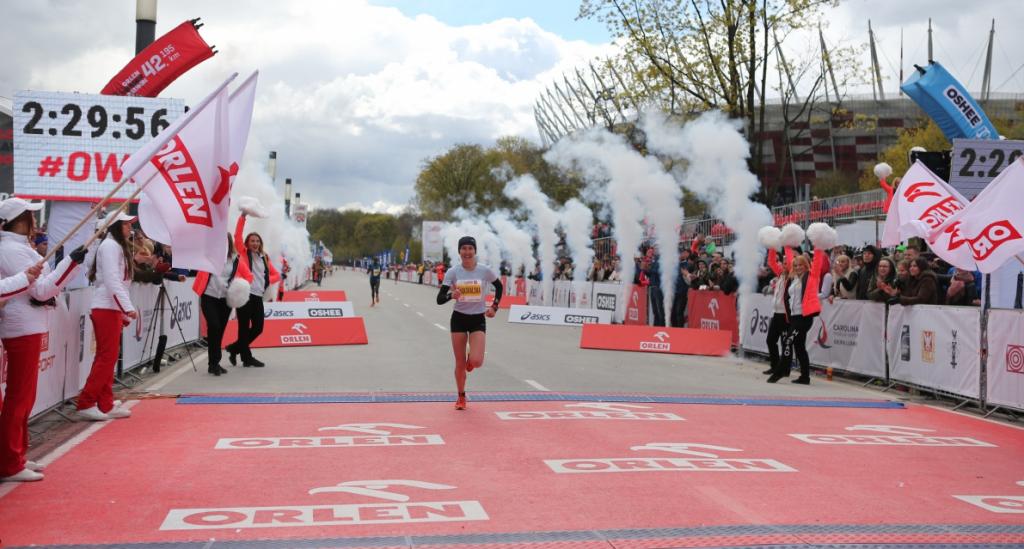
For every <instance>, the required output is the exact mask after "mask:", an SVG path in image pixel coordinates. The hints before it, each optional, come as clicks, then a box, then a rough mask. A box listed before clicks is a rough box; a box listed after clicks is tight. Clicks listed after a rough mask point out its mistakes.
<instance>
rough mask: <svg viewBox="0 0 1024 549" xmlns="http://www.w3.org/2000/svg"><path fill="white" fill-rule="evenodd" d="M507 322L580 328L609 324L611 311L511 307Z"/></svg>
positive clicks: (526, 306)
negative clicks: (589, 325)
mask: <svg viewBox="0 0 1024 549" xmlns="http://www.w3.org/2000/svg"><path fill="white" fill-rule="evenodd" d="M508 321H509V322H516V323H521V324H548V325H553V326H582V325H583V324H611V323H612V314H611V311H599V310H597V309H570V308H569V307H542V306H540V305H513V306H512V307H510V308H509V311H508Z"/></svg>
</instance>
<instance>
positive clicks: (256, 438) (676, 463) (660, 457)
mask: <svg viewBox="0 0 1024 549" xmlns="http://www.w3.org/2000/svg"><path fill="white" fill-rule="evenodd" d="M470 398H471V400H470V408H469V410H467V411H464V412H456V411H454V410H453V409H452V407H451V406H450V404H447V403H445V404H440V403H410V404H319V405H316V404H287V405H284V404H281V405H187V406H186V405H176V404H175V403H174V401H172V400H159V401H144V402H142V403H140V404H139V405H137V406H136V407H135V408H134V417H132V418H131V419H127V420H118V421H114V422H112V423H111V424H109V425H107V426H105V427H104V428H103V429H101V430H100V431H99V432H98V433H96V434H95V435H93V436H92V437H91V438H89V439H88V440H86V441H85V442H84V443H82V444H81V445H80V446H78V447H76V448H74V449H73V450H71V451H70V452H69V453H68V454H67V455H65V456H63V457H62V458H60V459H58V460H57V461H56V462H55V463H53V464H52V465H51V466H50V467H49V468H48V469H47V470H46V480H45V481H43V482H41V483H35V484H28V485H22V486H19V487H17V488H16V489H15V490H14V491H13V492H11V493H10V494H8V495H6V496H5V497H3V498H2V499H0V535H2V540H3V544H4V546H18V545H28V544H44V545H47V544H61V543H65V544H69V543H79V544H125V543H139V542H173V541H189V540H191V541H200V540H209V539H217V540H263V539H281V538H312V539H327V538H350V537H366V536H406V535H408V536H423V535H455V536H459V535H469V534H487V533H492V534H493V533H505V534H511V533H523V534H524V535H525V534H529V533H537V532H587V531H593V530H603V531H607V530H616V529H657V528H697V527H707V528H711V527H719V526H720V527H726V526H745V527H750V528H754V527H756V526H769V527H773V526H777V527H778V529H776V530H773V531H772V532H770V535H769V534H756V533H750V534H744V535H731V534H729V535H727V533H726V532H725V531H724V530H723V531H722V532H721V533H718V534H715V533H714V532H712V533H706V534H701V535H697V534H694V535H695V536H696V537H693V538H692V539H690V541H688V542H687V543H688V544H692V545H727V544H734V543H758V542H759V541H758V540H760V542H765V541H770V542H772V543H797V542H805V543H807V542H815V541H816V542H822V543H824V542H826V540H832V541H828V542H829V543H838V542H840V541H836V540H843V541H841V542H842V543H856V542H858V541H863V542H872V541H874V542H878V541H879V540H880V539H883V538H884V539H885V540H887V541H906V542H926V543H933V542H938V541H945V542H951V541H957V540H960V541H964V542H969V541H971V540H977V539H979V538H978V537H977V536H973V537H972V534H966V533H958V531H953V530H948V529H946V527H947V526H948V525H972V524H976V525H996V526H998V525H1018V526H1019V525H1024V514H1020V512H1019V511H1018V512H998V513H997V512H993V511H992V510H989V509H986V506H985V505H978V504H972V503H970V502H969V501H966V500H964V499H958V498H956V497H954V496H967V497H969V496H1016V497H1020V496H1024V486H1019V485H1017V484H1016V483H1017V481H1020V480H1024V470H1022V469H1021V463H1022V457H1024V433H1022V431H1020V430H1018V429H1014V428H1010V427H1004V426H1000V425H996V424H992V423H986V422H982V421H980V420H976V419H972V418H967V417H963V416H959V415H955V414H950V413H946V412H941V411H936V410H932V409H929V408H924V407H919V406H911V407H910V408H909V409H906V410H874V409H851V408H836V409H823V408H815V409H805V408H795V407H742V406H709V405H699V406H695V405H675V404H673V405H661V404H654V405H642V406H644V407H642V408H630V407H629V406H640V405H625V406H623V405H616V404H610V405H607V404H606V405H598V406H597V407H580V406H576V405H573V404H571V403H562V402H525V403H524V402H489V403H473V401H472V394H470ZM608 406H611V408H608ZM677 417H678V418H682V420H679V419H677ZM342 425H344V426H345V427H341V428H339V426H342ZM879 425H887V426H901V427H912V428H915V429H922V431H908V430H904V429H898V430H896V431H895V432H894V431H893V429H891V428H883V429H881V430H879V428H878V427H869V430H864V429H855V430H851V429H848V428H850V427H854V426H879ZM331 427H334V429H330V428H331ZM793 434H800V435H814V436H803V437H799V438H798V437H794V436H791V435H793ZM807 441H811V442H814V443H811V442H807ZM681 444H686V445H689V446H688V447H682V446H680V445H681ZM699 445H704V446H699ZM556 471H562V472H556ZM363 481H376V482H363ZM968 499H969V498H968ZM982 501H983V502H987V505H988V506H989V507H990V508H996V509H998V508H1000V506H1003V508H1004V509H1005V510H1009V511H1012V510H1013V509H1015V508H1016V507H1014V505H1015V504H1014V501H1015V500H1013V499H1006V498H1003V499H999V498H995V499H988V500H982ZM800 525H808V527H810V526H815V527H822V528H825V530H828V528H827V527H828V526H829V525H844V528H845V530H843V528H840V529H839V530H840V531H837V532H836V533H828V532H826V531H821V532H818V533H816V532H814V531H804V532H803V533H801V532H800V531H798V528H797V527H798V526H800ZM879 525H925V526H922V528H924V530H922V531H915V532H907V533H903V534H899V533H898V532H897V533H893V534H887V535H886V536H882V537H881V538H880V537H879V535H878V534H871V533H870V532H867V531H864V532H858V531H857V528H859V527H861V526H863V527H864V528H868V527H874V526H879ZM801 527H802V526H801ZM787 528H788V529H787ZM652 532H653V530H652ZM977 535H978V536H984V535H985V534H984V532H982V533H979V534H977ZM662 538H664V536H663V535H655V534H652V535H651V536H650V539H645V538H644V537H643V536H640V537H637V535H633V536H632V539H629V540H626V541H623V542H621V543H618V542H617V543H616V544H615V545H614V546H615V547H659V546H661V547H663V546H665V545H666V542H665V540H664V539H662ZM531 539H532V538H530V537H529V536H528V535H527V536H526V537H524V538H523V539H522V540H521V541H519V542H516V543H513V544H512V545H507V544H506V545H502V544H495V545H494V546H495V547H498V546H503V547H512V546H516V547H531V546H537V547H541V546H544V545H543V537H538V538H536V539H535V540H533V541H531ZM980 539H989V540H999V541H1016V542H1022V541H1024V528H1022V529H1020V530H1015V531H1010V532H1009V533H1006V532H1004V533H1002V534H999V536H998V537H995V534H992V536H991V537H989V538H980ZM738 540H740V541H738ZM741 540H745V541H741ZM915 540H916V541H915ZM254 543H256V542H255V541H254ZM659 544H660V545H659ZM396 545H398V546H404V544H401V543H396ZM452 545H453V546H459V547H468V545H466V542H465V541H461V542H459V543H455V542H452ZM485 545H487V544H480V545H475V544H474V545H473V546H485ZM558 546H559V547H570V546H571V547H602V545H600V544H599V543H596V542H595V543H592V542H586V541H580V542H579V543H575V542H574V543H573V544H563V545H558ZM607 546H608V545H607V544H606V545H603V547H607Z"/></svg>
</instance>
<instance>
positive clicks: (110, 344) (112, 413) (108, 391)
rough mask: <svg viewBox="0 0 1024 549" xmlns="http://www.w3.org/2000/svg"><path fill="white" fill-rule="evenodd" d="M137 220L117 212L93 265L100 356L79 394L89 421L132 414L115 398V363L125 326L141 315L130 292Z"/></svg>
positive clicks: (94, 322) (81, 412)
mask: <svg viewBox="0 0 1024 549" xmlns="http://www.w3.org/2000/svg"><path fill="white" fill-rule="evenodd" d="M112 215H113V214H112ZM133 221H135V218H134V217H132V216H130V215H127V214H123V213H118V214H117V217H116V218H115V219H114V221H113V222H112V223H110V226H109V227H107V235H106V237H105V238H104V239H103V242H101V243H100V245H99V247H98V248H97V249H96V260H95V262H94V263H93V265H92V268H91V269H89V280H91V281H93V282H94V283H95V284H96V288H95V290H94V291H93V294H92V311H91V312H90V313H89V318H90V319H92V327H93V331H94V332H95V335H96V356H95V358H94V359H93V361H92V368H91V369H90V370H89V378H88V379H87V380H86V382H85V387H82V392H81V393H79V394H78V417H79V418H81V419H86V420H89V421H103V420H107V419H117V418H125V417H129V416H131V412H130V411H129V410H126V409H124V408H121V407H120V406H119V405H117V403H115V402H114V365H115V364H117V355H118V353H119V352H120V350H121V330H122V329H124V326H125V324H127V323H129V322H130V321H131V319H133V318H136V317H138V313H136V312H135V307H133V306H132V300H131V298H130V297H129V295H128V285H129V284H130V283H131V281H132V272H133V266H132V252H131V245H130V243H129V242H128V239H129V237H130V236H131V232H132V222H133Z"/></svg>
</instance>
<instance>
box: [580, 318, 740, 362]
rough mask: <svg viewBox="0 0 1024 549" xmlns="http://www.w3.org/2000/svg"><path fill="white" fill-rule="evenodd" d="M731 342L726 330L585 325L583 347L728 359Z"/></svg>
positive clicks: (730, 336) (582, 335) (581, 338)
mask: <svg viewBox="0 0 1024 549" xmlns="http://www.w3.org/2000/svg"><path fill="white" fill-rule="evenodd" d="M731 340H732V334H730V333H729V332H725V331H722V330H694V329H692V328H664V327H660V326H617V325H602V324H585V325H584V326H583V332H582V333H581V334H580V348H581V349H604V350H613V351H640V352H645V353H671V354H677V355H704V356H724V355H727V354H729V348H730V345H731Z"/></svg>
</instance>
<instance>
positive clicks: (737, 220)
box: [642, 111, 772, 293]
mask: <svg viewBox="0 0 1024 549" xmlns="http://www.w3.org/2000/svg"><path fill="white" fill-rule="evenodd" d="M642 127H643V130H644V132H645V133H646V134H647V146H648V148H649V149H650V150H651V151H654V152H655V153H657V154H661V155H665V156H669V157H673V158H682V159H685V160H686V161H687V167H686V169H685V171H684V172H682V174H681V177H680V181H681V183H682V184H683V186H684V187H685V188H686V189H688V190H689V191H691V192H693V193H694V194H695V195H697V197H698V198H700V199H701V200H702V201H704V202H705V203H707V204H708V206H709V207H710V208H711V213H712V214H713V215H715V216H716V217H718V218H720V219H721V220H722V221H724V222H725V224H726V225H727V226H728V227H729V228H731V229H732V230H733V232H734V233H735V234H736V241H735V242H733V244H732V246H731V248H732V252H733V256H734V259H735V265H736V278H737V279H738V280H739V282H740V290H741V292H743V293H747V292H751V291H753V290H754V288H755V287H756V284H757V270H758V265H759V264H760V261H761V249H760V246H759V243H758V231H759V230H760V229H761V227H764V226H765V225H770V224H771V222H772V216H771V212H770V211H769V210H768V207H767V206H765V205H764V204H759V203H757V202H754V201H752V200H751V199H750V196H751V195H752V194H754V193H755V192H757V190H758V189H759V188H760V186H761V184H760V182H759V181H758V180H757V177H756V176H755V175H754V174H752V173H750V170H749V169H748V167H747V158H748V157H749V155H750V150H749V147H748V145H747V141H746V139H744V137H743V135H742V134H741V133H740V126H739V122H737V121H735V120H729V119H727V118H726V117H725V115H724V114H723V113H721V112H718V111H713V112H708V113H705V114H703V115H701V116H700V117H699V118H697V119H696V120H694V121H692V122H689V123H687V124H686V125H684V126H683V127H682V129H680V128H679V127H678V126H677V125H675V124H673V123H672V122H670V121H668V120H666V119H665V117H664V116H663V115H661V114H658V113H649V114H648V115H646V116H645V117H644V120H643V122H642ZM677 175H680V174H679V173H678V172H677Z"/></svg>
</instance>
